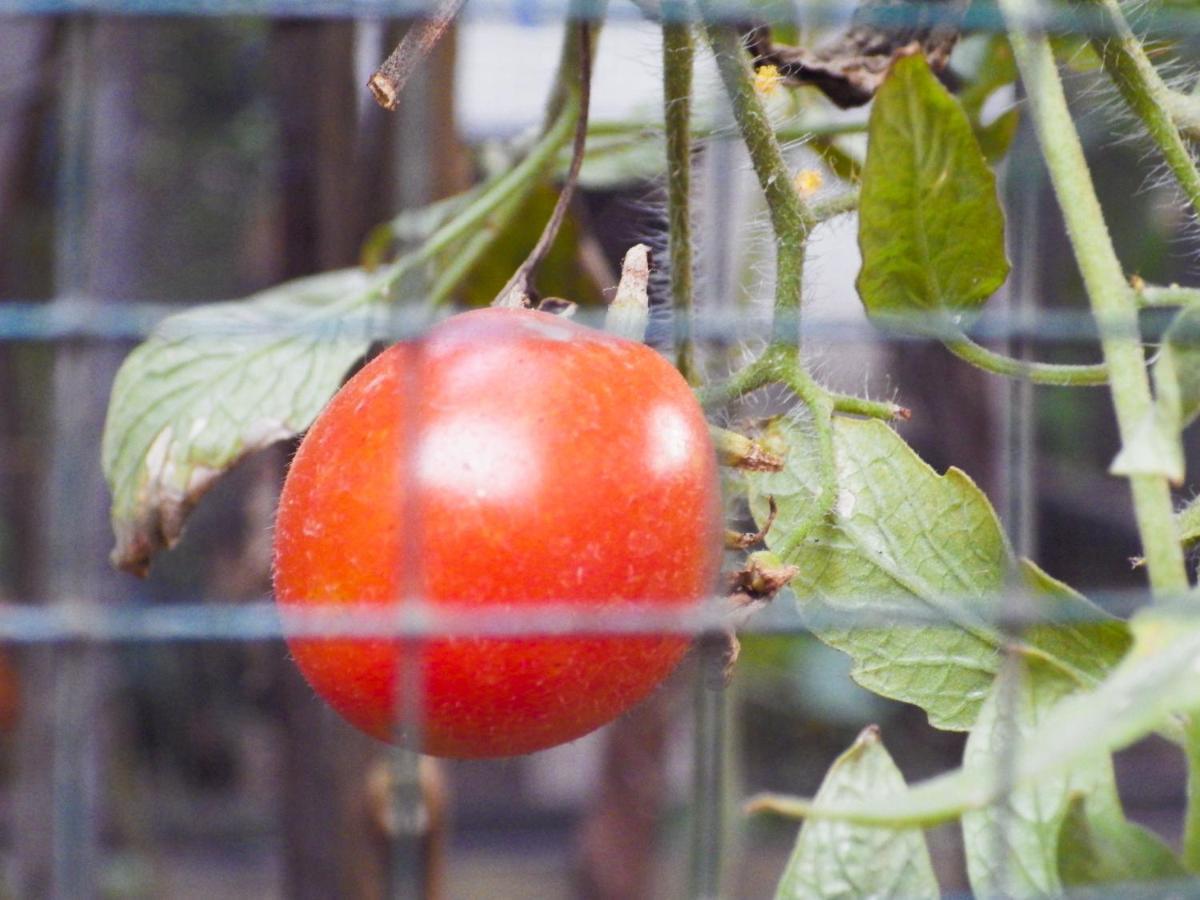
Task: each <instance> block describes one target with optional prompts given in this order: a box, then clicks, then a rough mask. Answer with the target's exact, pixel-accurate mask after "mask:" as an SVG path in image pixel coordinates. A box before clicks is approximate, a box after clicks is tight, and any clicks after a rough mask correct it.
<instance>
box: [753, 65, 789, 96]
mask: <svg viewBox="0 0 1200 900" xmlns="http://www.w3.org/2000/svg"><path fill="white" fill-rule="evenodd" d="M782 81H783V76H782V75H780V74H779V67H778V66H759V67H758V68H757V69H755V70H754V90H756V91H757V92H758V93H760V94H762V95H763V96H764V97H770V96H771V95H772V94H774V93H775V91H777V90H778V89H779V85H780V83H781V82H782Z"/></svg>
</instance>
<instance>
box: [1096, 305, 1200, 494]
mask: <svg viewBox="0 0 1200 900" xmlns="http://www.w3.org/2000/svg"><path fill="white" fill-rule="evenodd" d="M1197 416H1200V308H1196V307H1185V308H1184V309H1181V310H1180V311H1179V312H1178V313H1176V315H1175V319H1174V321H1172V323H1171V325H1170V327H1169V328H1168V329H1167V330H1166V332H1165V333H1164V334H1163V340H1162V347H1161V349H1160V350H1159V353H1158V358H1157V361H1156V362H1155V364H1154V405H1153V406H1152V407H1151V408H1150V410H1149V411H1148V412H1147V413H1146V416H1145V417H1144V418H1143V419H1142V421H1141V422H1140V423H1139V424H1138V427H1137V429H1136V431H1135V432H1134V434H1133V436H1132V437H1131V438H1130V440H1129V441H1128V442H1127V443H1126V444H1125V446H1124V447H1122V448H1121V452H1120V453H1118V454H1117V458H1116V459H1115V460H1113V464H1112V467H1111V469H1110V471H1111V472H1112V473H1113V474H1114V475H1126V476H1128V475H1162V476H1165V477H1166V478H1168V479H1170V481H1171V482H1172V483H1173V484H1176V485H1178V484H1181V483H1182V482H1183V476H1184V454H1183V441H1182V435H1183V430H1184V429H1185V428H1186V427H1187V426H1188V425H1190V424H1191V423H1192V422H1194V421H1195V420H1196V417H1197Z"/></svg>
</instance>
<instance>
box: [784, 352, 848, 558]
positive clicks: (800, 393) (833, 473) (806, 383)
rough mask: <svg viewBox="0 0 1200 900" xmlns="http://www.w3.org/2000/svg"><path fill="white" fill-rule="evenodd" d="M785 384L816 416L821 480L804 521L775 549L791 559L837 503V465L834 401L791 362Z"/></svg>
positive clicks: (801, 368) (797, 360)
mask: <svg viewBox="0 0 1200 900" xmlns="http://www.w3.org/2000/svg"><path fill="white" fill-rule="evenodd" d="M784 383H785V384H787V386H788V387H789V388H791V389H792V391H793V392H794V393H795V394H796V396H797V397H799V398H800V401H801V402H802V403H803V404H804V405H805V406H807V407H808V410H809V412H810V413H812V428H813V434H814V436H815V437H816V440H817V481H818V484H819V488H818V491H817V496H816V497H814V498H813V502H812V505H811V506H810V507H809V508H808V511H807V512H806V513H805V515H804V518H802V519H801V520H800V521H798V522H795V523H794V524H793V525H792V527H791V529H790V530H789V531H788V533H787V535H786V536H785V537H784V539H783V540H781V541H780V542H779V543H778V544H777V545H776V546H775V547H773V548H772V549H773V550H774V552H775V553H777V554H778V555H779V558H780V559H787V558H788V557H789V556H790V555H791V553H792V552H793V551H794V550H795V549H796V548H797V547H798V546H800V544H801V542H803V541H804V539H805V538H806V537H808V534H809V532H810V531H812V530H813V529H814V528H815V527H817V526H818V525H820V524H821V522H822V521H824V519H825V516H826V515H827V514H828V513H829V511H830V510H831V509H833V504H834V502H835V501H836V500H837V466H836V463H835V459H834V453H833V400H832V398H831V397H830V396H829V394H827V393H826V392H825V390H824V389H823V388H821V386H820V385H818V384H817V383H816V382H815V381H813V379H812V376H811V375H809V374H808V372H807V371H805V369H804V367H803V366H802V365H800V361H799V359H798V358H797V359H793V360H791V361H790V365H787V369H786V372H785V373H784Z"/></svg>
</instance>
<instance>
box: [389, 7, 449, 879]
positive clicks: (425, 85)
mask: <svg viewBox="0 0 1200 900" xmlns="http://www.w3.org/2000/svg"><path fill="white" fill-rule="evenodd" d="M410 27H415V25H413V24H411V23H410ZM448 39H452V38H448ZM432 96H433V92H432V83H431V80H430V74H429V67H428V66H421V67H419V68H418V69H417V71H415V72H414V73H413V74H412V77H411V78H410V79H409V81H408V83H407V85H406V86H405V90H404V95H403V97H402V98H401V100H400V105H399V107H398V109H397V110H396V113H395V115H397V116H399V119H400V121H398V122H397V123H396V130H397V134H402V135H404V138H403V139H401V140H398V141H397V142H396V149H397V151H398V152H399V153H402V154H403V155H402V156H400V157H399V158H398V159H397V161H396V166H395V171H396V172H397V173H398V175H399V176H400V179H399V184H398V185H396V191H397V196H396V197H395V198H394V199H395V205H396V206H397V207H398V208H400V209H406V208H411V207H417V206H421V205H423V204H425V203H428V202H429V201H430V200H431V198H432V193H433V178H432V171H433V169H432V166H433V148H432V147H431V146H430V143H431V139H432V136H433V135H434V134H435V129H434V128H433V127H432V112H433V111H432V109H431V106H432V102H433V101H432ZM404 300H405V298H403V297H402V298H401V302H404ZM412 347H413V349H412V352H411V353H410V354H409V356H408V357H407V365H406V367H405V373H404V381H403V394H402V397H401V398H400V402H401V403H402V404H403V408H402V409H401V416H400V421H401V422H402V423H403V428H404V430H405V439H404V447H405V451H404V458H402V459H399V460H397V465H400V466H402V469H401V472H402V477H403V478H404V479H405V481H404V487H403V505H404V508H403V510H402V511H401V518H402V521H403V529H402V535H403V537H402V538H401V540H402V541H403V550H402V555H401V559H402V561H403V562H402V564H403V572H402V574H401V578H400V596H399V597H398V598H397V600H398V601H399V602H398V603H397V606H396V609H397V615H399V616H401V617H419V616H421V613H422V611H423V609H424V606H425V603H426V598H425V596H424V586H425V578H424V572H423V570H422V566H421V560H422V558H423V557H422V550H421V547H422V543H423V541H422V537H421V515H420V498H419V497H418V496H417V494H416V489H415V488H416V486H415V485H414V483H413V481H412V479H411V473H412V471H413V466H412V465H411V462H412V456H413V454H414V452H415V451H416V442H417V440H418V439H419V434H418V430H419V419H418V416H419V405H420V398H421V389H422V385H421V370H422V365H421V345H420V343H419V342H418V343H414V344H413V345H412ZM423 653H424V644H423V643H421V642H419V641H411V642H406V644H405V646H403V649H402V651H401V653H400V656H399V666H398V667H397V671H396V673H395V677H396V681H397V684H396V691H397V708H396V724H395V741H394V743H393V746H392V749H391V750H390V751H389V756H388V766H389V770H390V774H391V786H392V793H391V798H390V799H391V807H392V815H393V821H394V823H395V832H394V837H393V842H392V848H391V877H390V891H389V893H390V895H391V897H393V898H394V900H421V898H423V897H424V896H425V894H426V891H425V885H426V880H427V876H428V872H427V868H428V867H427V865H426V863H427V862H428V860H427V859H426V857H425V849H426V842H425V840H424V837H425V833H426V830H427V828H428V827H429V811H428V809H427V808H426V805H425V798H424V795H423V793H422V790H421V758H420V754H419V753H418V752H417V750H415V749H413V748H417V747H420V746H421V743H422V738H423V734H424V718H425V707H424V701H423V698H424V687H425V685H424V680H425V673H424V666H423V659H422V657H423Z"/></svg>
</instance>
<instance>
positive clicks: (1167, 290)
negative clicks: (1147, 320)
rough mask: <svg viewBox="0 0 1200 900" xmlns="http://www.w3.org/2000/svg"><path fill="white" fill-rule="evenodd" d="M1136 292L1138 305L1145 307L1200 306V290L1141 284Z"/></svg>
mask: <svg viewBox="0 0 1200 900" xmlns="http://www.w3.org/2000/svg"><path fill="white" fill-rule="evenodd" d="M1134 291H1135V293H1136V295H1137V301H1138V304H1139V305H1141V306H1144V307H1154V306H1200V288H1193V287H1183V286H1182V285H1178V284H1167V285H1159V284H1144V283H1139V284H1138V285H1137V286H1136V287H1135V288H1134Z"/></svg>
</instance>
